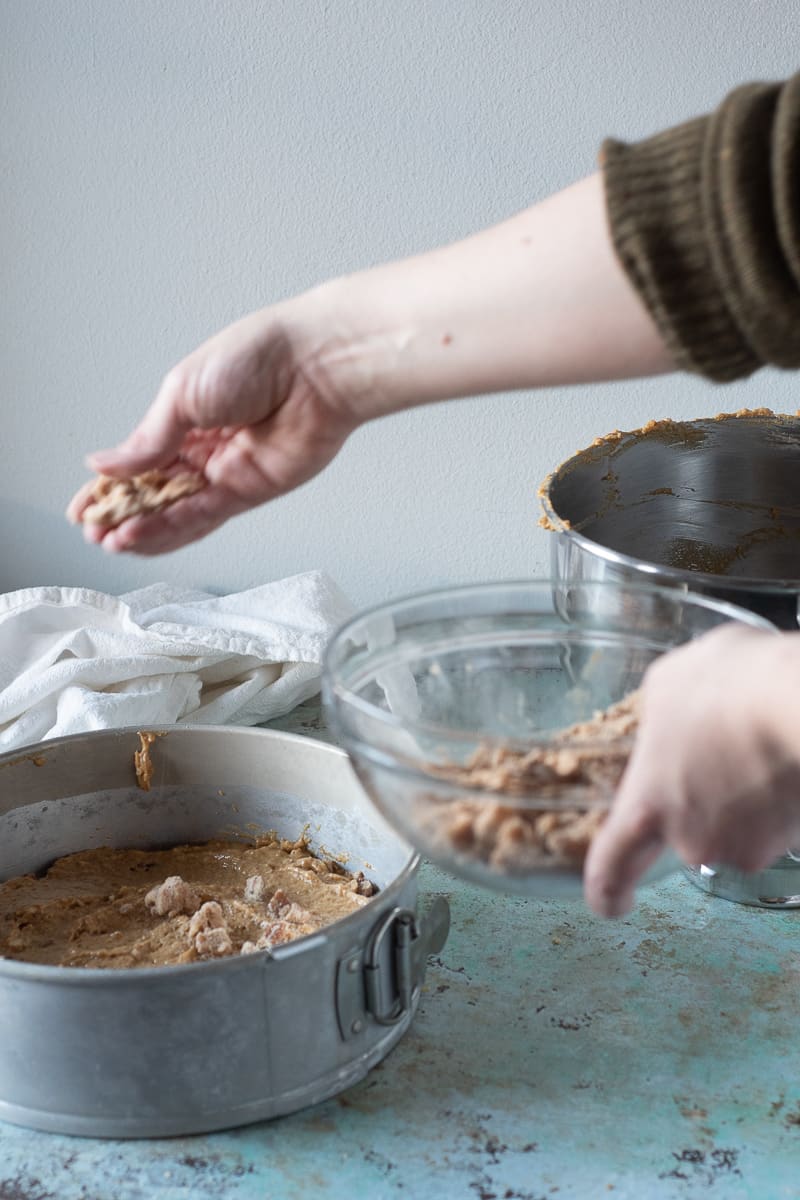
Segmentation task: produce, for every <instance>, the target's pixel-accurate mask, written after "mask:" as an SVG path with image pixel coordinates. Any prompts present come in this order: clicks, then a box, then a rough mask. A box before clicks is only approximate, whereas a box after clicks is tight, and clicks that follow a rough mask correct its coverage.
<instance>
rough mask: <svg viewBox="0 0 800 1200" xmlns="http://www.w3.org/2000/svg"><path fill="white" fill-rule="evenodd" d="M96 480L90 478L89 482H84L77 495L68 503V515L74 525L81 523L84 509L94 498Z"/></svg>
mask: <svg viewBox="0 0 800 1200" xmlns="http://www.w3.org/2000/svg"><path fill="white" fill-rule="evenodd" d="M94 485H95V480H94V479H90V480H89V482H88V483H84V485H83V487H80V488H78V490H77V492H76V493H75V495H74V496H73V497H72V499H71V500H70V502H69V504H68V505H67V511H66V517H67V520H68V521H70V522H71V523H72V524H73V525H79V524H80V521H81V516H82V515H83V510H84V509H85V508H86V505H87V504H88V503H89V502H90V500H91V499H92V493H93V491H94Z"/></svg>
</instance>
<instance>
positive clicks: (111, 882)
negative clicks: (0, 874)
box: [0, 837, 376, 967]
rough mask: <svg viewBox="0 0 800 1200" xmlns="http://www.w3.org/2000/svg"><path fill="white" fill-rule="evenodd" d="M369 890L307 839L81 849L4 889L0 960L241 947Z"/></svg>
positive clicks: (174, 956) (178, 957) (276, 939)
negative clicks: (315, 852) (313, 848)
mask: <svg viewBox="0 0 800 1200" xmlns="http://www.w3.org/2000/svg"><path fill="white" fill-rule="evenodd" d="M375 890H376V889H375V887H374V885H373V884H372V883H370V881H369V880H368V879H365V877H364V875H363V874H362V873H361V872H358V873H357V874H355V875H353V874H350V873H348V872H347V871H345V870H344V869H343V868H342V867H341V866H340V865H339V864H338V863H336V862H334V861H333V860H330V859H320V858H317V857H315V856H314V855H313V854H312V853H311V851H310V849H309V846H308V842H307V841H306V839H305V838H299V839H298V840H297V841H296V842H290V841H281V840H280V839H277V838H274V837H265V838H262V839H260V840H259V841H258V842H256V843H246V842H224V841H218V842H208V843H206V844H204V845H197V846H176V847H173V848H172V849H169V850H153V851H149V850H112V849H109V848H106V847H104V848H101V849H97V850H84V851H82V852H81V853H78V854H70V855H67V856H66V857H64V858H59V859H57V860H56V861H55V862H54V863H53V865H52V866H51V867H50V869H49V870H48V871H47V872H46V874H44V875H43V876H41V877H38V876H34V875H23V876H19V877H18V878H16V879H10V880H8V882H6V883H4V884H0V956H2V957H5V958H13V959H18V960H22V961H24V962H33V963H47V964H50V965H53V966H63V967H153V966H164V965H167V964H170V963H185V962H194V961H197V960H204V959H206V960H207V959H212V958H221V957H225V956H229V955H236V954H248V953H253V952H255V951H257V950H269V949H271V948H272V947H273V946H277V945H280V944H281V943H282V942H288V941H292V940H293V939H295V938H298V937H302V936H303V935H305V934H309V933H315V932H316V931H317V930H318V929H321V928H323V926H325V925H329V924H331V922H333V921H337V920H339V919H340V918H341V917H345V916H347V915H348V914H349V913H351V912H355V911H356V909H358V908H360V907H361V906H362V905H364V904H366V903H367V900H368V898H369V897H370V896H371V895H373V893H374V892H375Z"/></svg>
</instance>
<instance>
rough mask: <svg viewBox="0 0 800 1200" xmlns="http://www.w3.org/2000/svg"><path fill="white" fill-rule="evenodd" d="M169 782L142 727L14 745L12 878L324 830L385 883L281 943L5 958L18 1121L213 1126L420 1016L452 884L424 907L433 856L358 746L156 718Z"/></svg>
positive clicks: (320, 1078) (0, 1083)
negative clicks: (157, 954) (91, 851)
mask: <svg viewBox="0 0 800 1200" xmlns="http://www.w3.org/2000/svg"><path fill="white" fill-rule="evenodd" d="M155 728H156V729H158V730H159V731H163V732H164V733H165V734H166V736H164V737H161V738H159V739H158V740H157V741H156V743H155V746H154V748H153V752H152V754H153V763H154V768H155V770H154V777H153V782H152V788H151V790H150V791H143V790H142V789H141V788H139V787H137V785H136V779H135V774H134V770H133V754H134V750H135V749H136V748H137V747H138V744H139V741H138V737H137V732H136V730H133V729H123V730H106V731H101V732H94V733H87V734H79V735H77V736H74V737H68V738H62V739H58V740H54V741H52V742H45V743H41V744H39V745H37V746H35V747H30V748H28V749H24V750H17V751H15V752H12V753H11V754H6V755H4V756H2V757H0V879H9V878H12V877H13V876H15V875H19V874H23V873H26V872H36V871H39V870H41V869H42V868H44V867H46V866H47V865H48V864H49V863H50V862H52V861H53V860H54V859H55V858H57V857H59V856H60V855H63V854H69V853H73V852H75V851H79V850H84V849H88V848H91V847H95V846H105V845H111V846H117V847H141V848H158V847H164V846H169V845H175V844H178V843H182V842H202V841H206V840H210V839H212V838H214V837H218V836H220V835H223V836H232V837H237V836H241V837H245V838H251V837H252V836H253V833H254V832H256V831H267V830H276V831H277V832H278V833H279V834H281V835H282V836H284V837H296V836H298V835H299V834H300V833H301V832H302V831H303V830H304V829H306V830H307V833H308V835H309V837H310V840H311V844H312V848H316V849H319V850H321V851H324V852H325V853H326V854H329V855H334V854H335V855H342V856H345V857H346V862H345V865H346V866H347V867H349V868H350V869H353V870H355V869H362V870H364V871H365V872H366V873H367V874H368V876H369V878H370V879H372V880H373V881H374V882H375V883H377V884H378V886H379V888H380V890H379V892H378V894H377V895H376V896H375V897H374V898H373V899H371V900H370V901H369V903H368V904H366V905H365V906H364V907H363V908H361V909H359V910H358V911H357V912H355V913H353V914H351V915H349V916H347V917H345V918H343V919H342V920H340V921H337V922H335V923H334V924H333V925H331V926H329V927H328V928H327V929H325V930H323V931H321V932H320V933H318V934H314V935H311V936H308V937H304V938H300V939H298V940H297V941H295V942H290V943H288V944H285V945H283V946H280V947H276V948H275V949H274V950H273V951H271V952H270V951H262V952H259V953H256V954H251V955H245V956H242V957H236V958H228V959H221V960H217V961H212V962H201V963H187V964H185V965H180V966H171V967H157V968H140V969H132V970H131V969H127V970H95V969H84V968H78V967H71V968H63V967H51V966H40V965H35V964H31V963H22V962H16V961H12V960H10V959H0V1119H5V1120H8V1121H12V1122H15V1123H17V1124H21V1125H27V1126H31V1127H34V1128H37V1129H43V1130H48V1131H51V1132H58V1133H67V1134H78V1135H86V1136H92V1137H115V1138H118V1137H159V1136H170V1135H180V1134H191V1133H202V1132H208V1131H211V1130H215V1129H221V1128H225V1127H230V1126H234V1125H240V1124H246V1123H249V1122H253V1121H259V1120H263V1119H267V1118H272V1117H277V1116H281V1115H284V1114H286V1113H289V1112H293V1111H295V1110H297V1109H299V1108H303V1107H306V1106H307V1105H310V1104H316V1103H318V1102H319V1101H321V1100H324V1099H327V1098H328V1097H330V1096H332V1095H335V1094H336V1093H337V1092H339V1091H342V1090H343V1089H344V1088H347V1087H350V1086H351V1085H352V1084H354V1083H356V1082H357V1081H358V1080H359V1079H361V1078H363V1076H364V1075H365V1074H366V1073H367V1071H368V1070H369V1069H370V1068H371V1067H372V1066H374V1065H375V1064H376V1063H378V1062H379V1061H380V1060H381V1059H382V1058H383V1057H384V1056H385V1055H386V1054H387V1053H388V1052H389V1050H390V1049H391V1048H392V1047H393V1046H394V1045H395V1043H396V1042H397V1041H398V1040H399V1039H400V1038H401V1037H402V1035H403V1034H404V1033H405V1031H406V1030H407V1028H408V1026H409V1024H410V1022H411V1020H412V1017H413V1015H414V1012H415V1010H416V1007H417V1003H418V999H419V992H420V988H421V985H422V980H423V976H424V970H425V962H426V959H427V956H428V954H429V953H432V952H435V951H436V950H438V949H440V948H441V946H442V945H443V943H444V940H445V937H446V935H447V925H448V912H447V906H446V903H445V902H444V901H443V900H440V901H437V902H436V904H435V905H433V907H432V908H431V909H430V911H429V912H427V913H426V914H425V915H422V916H421V915H420V914H419V913H418V912H417V872H418V868H419V858H418V857H417V855H415V854H414V853H413V852H412V851H411V850H410V849H409V847H408V846H407V845H405V844H404V843H403V842H402V841H400V840H399V839H398V837H397V836H396V835H395V834H394V833H393V832H392V831H391V830H390V829H389V827H388V826H386V825H385V824H384V823H383V821H382V820H381V818H380V816H379V815H378V814H377V813H376V812H375V810H374V809H373V807H372V806H371V805H370V804H369V802H368V801H367V799H366V797H365V795H364V793H363V791H362V789H361V786H360V785H359V783H358V781H357V780H356V778H355V775H354V774H353V771H352V769H351V767H350V764H349V762H348V760H347V757H346V755H345V754H344V753H343V752H342V751H341V750H338V749H336V748H335V747H332V746H328V745H324V744H323V743H321V742H315V741H313V740H311V739H309V738H304V737H298V736H296V735H293V734H288V733H282V732H278V731H273V730H261V729H234V728H217V727H209V726H196V727H192V726H188V725H181V726H168V727H165V726H161V727H155Z"/></svg>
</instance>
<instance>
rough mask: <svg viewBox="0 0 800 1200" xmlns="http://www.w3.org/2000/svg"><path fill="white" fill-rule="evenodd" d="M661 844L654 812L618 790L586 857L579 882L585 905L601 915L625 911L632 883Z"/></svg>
mask: <svg viewBox="0 0 800 1200" xmlns="http://www.w3.org/2000/svg"><path fill="white" fill-rule="evenodd" d="M664 847H665V843H664V837H663V833H662V830H661V823H660V819H659V817H658V815H657V814H656V812H655V811H649V812H645V813H642V811H641V810H640V806H639V804H638V803H637V800H636V797H635V794H634V797H633V798H632V800H631V801H628V800H626V798H625V796H624V795H623V794H622V793H621V794H620V797H619V798H618V800H617V802H616V804H615V805H614V807H613V808H612V810H611V813H610V814H609V817H608V820H607V821H606V823H605V825H604V826H603V827H602V829H601V830H600V832H599V833H598V834H597V836H596V837H595V838H594V840H593V842H592V845H591V847H590V849H589V854H588V856H587V859H586V866H585V868H584V875H583V885H584V894H585V896H586V902H587V904H588V905H589V907H590V908H591V909H593V911H594V912H596V913H598V914H599V915H600V916H603V917H619V916H622V915H623V914H624V913H626V912H628V911H629V910H630V909H631V907H632V906H633V889H634V886H635V885H636V883H637V882H638V880H639V879H640V878H641V877H642V875H644V873H645V871H646V870H647V869H648V867H649V866H651V865H652V863H654V862H655V860H656V859H657V858H658V856H659V854H661V852H662V851H663V850H664Z"/></svg>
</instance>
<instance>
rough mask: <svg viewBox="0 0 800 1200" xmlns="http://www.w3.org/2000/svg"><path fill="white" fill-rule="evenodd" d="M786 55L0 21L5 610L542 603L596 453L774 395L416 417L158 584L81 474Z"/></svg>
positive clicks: (776, 36)
mask: <svg viewBox="0 0 800 1200" xmlns="http://www.w3.org/2000/svg"><path fill="white" fill-rule="evenodd" d="M796 48H797V0H769V2H766V0H762V2H760V3H759V2H754V0H705V3H703V4H698V3H697V2H696V0H686V2H677V0H666V2H663V3H656V2H654V0H627V2H626V0H591V2H586V3H579V2H577V0H542V2H539V3H535V2H528V3H525V2H522V0H427V2H424V0H403V2H401V3H398V0H283V2H278V0H0V139H1V140H0V281H1V283H2V291H1V293H0V366H1V367H2V389H3V391H2V395H3V414H2V416H3V419H2V424H0V499H1V500H2V504H3V518H2V540H3V544H2V554H1V555H0V587H2V588H3V589H9V588H17V587H24V586H27V585H30V584H39V583H61V584H77V583H83V584H86V585H89V586H93V587H98V588H101V589H104V590H107V591H121V590H123V589H125V588H128V587H132V586H136V585H138V584H140V583H147V582H151V581H154V580H157V579H167V580H175V581H181V582H185V583H188V584H192V585H197V586H201V587H205V586H209V587H212V588H214V589H217V590H233V589H239V588H242V587H246V586H249V585H252V584H255V583H258V582H261V581H264V580H267V579H275V578H278V577H280V576H283V575H288V574H292V573H294V572H297V571H302V570H305V569H308V568H312V567H321V568H324V569H326V570H327V571H329V572H330V573H331V574H332V575H333V576H334V578H335V579H336V580H337V581H338V582H339V583H340V585H341V586H342V587H343V588H344V589H345V590H346V591H347V592H349V593H350V594H351V595H352V597H353V598H354V599H355V600H356V601H357V602H359V603H365V602H371V601H373V600H377V599H380V598H383V597H385V596H387V595H389V594H391V593H396V592H402V591H406V590H412V589H416V588H418V587H422V586H427V585H431V584H438V583H441V582H443V581H455V580H472V579H479V578H489V577H510V576H520V575H526V574H529V573H532V572H535V571H540V570H542V569H543V568H544V567H545V566H546V563H547V543H546V535H545V534H543V533H542V532H541V531H540V530H538V529H537V527H536V518H537V515H538V514H537V508H536V500H535V493H536V486H537V484H538V482H539V480H540V479H541V478H542V477H543V476H544V475H545V474H546V473H547V471H548V470H550V469H551V468H552V467H553V466H554V465H555V464H556V463H557V462H558V461H559V460H560V459H561V458H563V457H564V456H565V455H566V454H568V453H570V452H572V451H574V450H575V449H577V448H578V447H580V446H581V445H584V444H585V443H586V442H588V441H590V440H591V439H592V438H593V437H594V436H595V435H597V434H598V433H603V432H605V431H607V430H608V429H610V428H613V427H614V426H622V427H635V426H637V425H639V424H641V423H642V422H643V421H645V420H647V419H648V418H650V417H663V416H673V417H690V416H698V415H702V414H706V413H711V412H716V411H718V410H719V409H721V408H733V407H740V406H743V405H747V406H759V405H762V404H767V405H771V406H773V407H775V408H778V409H786V410H794V409H795V408H796V407H797V405H798V399H797V389H796V382H795V379H794V378H793V377H791V376H781V375H779V374H778V373H775V372H763V373H762V374H760V375H759V376H756V377H755V379H753V380H752V381H750V382H748V383H746V384H741V385H738V386H737V387H735V388H733V389H728V390H727V391H722V390H719V389H714V388H712V387H710V386H709V385H705V384H703V383H701V382H698V381H695V380H691V379H688V378H678V377H673V378H668V379H663V380H659V381H655V382H647V383H641V384H639V383H636V384H625V385H605V386H603V387H598V388H594V389H591V388H576V389H570V390H563V391H549V392H542V393H540V394H518V395H515V396H513V397H494V398H491V399H481V400H471V401H464V402H461V403H458V404H450V405H447V406H439V407H438V408H436V409H425V410H419V411H417V412H414V413H412V414H410V415H406V416H402V417H396V418H391V419H388V420H385V421H383V422H381V423H379V424H375V425H373V426H370V427H368V428H366V429H364V430H362V431H360V432H359V433H358V434H357V435H356V436H355V437H354V438H353V439H352V441H351V442H350V443H349V444H348V445H347V446H346V447H345V449H344V451H343V452H342V454H341V455H340V456H339V458H338V459H337V460H336V461H335V463H334V464H333V465H332V466H331V467H330V468H329V469H328V470H327V471H326V472H325V474H324V475H323V476H322V477H320V478H319V479H317V480H315V481H314V482H312V483H310V484H308V485H307V486H306V487H304V488H302V489H301V490H300V491H298V492H295V493H294V494H293V495H291V496H289V497H287V498H286V499H283V500H281V501H278V502H276V503H274V504H272V505H271V506H269V507H267V508H263V509H261V510H260V511H258V512H256V513H254V514H251V515H248V516H245V517H241V518H239V519H238V520H237V521H235V522H233V523H232V524H229V525H228V526H227V527H225V528H224V529H223V530H221V531H219V532H218V533H216V534H215V535H214V536H212V537H211V538H208V539H206V540H205V541H204V542H200V543H198V544H197V545H196V546H194V547H191V548H189V549H187V550H184V551H182V552H180V553H177V554H174V555H171V556H169V557H166V558H160V559H142V560H136V559H109V558H107V557H106V556H105V555H103V553H102V552H100V551H98V550H96V549H94V548H89V547H85V546H84V544H83V542H82V540H81V538H80V536H79V534H78V533H76V532H75V531H74V530H72V529H71V528H69V527H68V526H67V525H66V524H65V523H64V521H63V519H62V516H61V513H62V509H63V506H64V504H65V503H66V501H67V499H68V497H69V496H70V495H71V493H72V491H73V490H74V488H75V487H76V486H77V485H78V484H79V483H80V482H81V481H82V480H83V478H84V475H85V472H84V469H83V466H82V458H83V455H84V453H85V452H86V451H87V450H90V449H94V448H99V447H101V446H106V445H111V444H113V443H114V442H115V441H117V440H118V439H119V438H120V437H121V436H122V435H123V434H125V433H126V432H127V430H128V428H129V427H130V426H131V425H132V423H133V422H134V421H135V419H136V418H137V416H138V415H139V414H140V412H141V411H142V410H143V407H144V405H145V403H146V401H147V400H148V398H149V397H150V396H151V395H152V393H153V391H154V389H155V388H156V386H157V384H158V382H159V379H160V378H161V376H162V375H163V373H164V372H165V370H166V369H167V368H168V367H169V366H170V365H171V364H172V363H173V362H174V361H176V360H177V359H178V358H179V357H181V356H182V355H183V354H184V353H186V352H187V351H189V350H190V349H192V348H193V347H194V345H195V344H197V343H198V342H199V341H200V340H201V339H203V338H205V337H206V336H207V335H208V334H209V333H211V332H212V331H214V330H215V329H217V328H218V327H220V326H222V325H224V324H226V323H227V322H228V321H230V320H232V319H233V318H235V317H237V316H239V315H241V314H243V313H245V312H246V311H248V310H250V309H251V308H254V307H257V306H260V305H262V304H264V303H267V302H269V301H271V300H274V299H277V298H279V297H282V296H285V295H287V294H290V293H292V292H295V291H298V290H300V289H303V288H305V287H307V286H308V285H310V284H312V283H314V282H315V281H317V280H320V279H322V278H325V277H326V276H329V275H332V274H336V273H340V272H342V271H346V270H349V269H352V268H356V267H358V266H361V265H365V264H369V263H374V262H377V261H379V260H381V259H385V258H387V257H393V256H396V255H402V254H406V253H409V252H411V251H416V250H420V249H423V248H425V247H429V246H433V245H435V244H436V243H439V242H442V241H446V240H452V239H454V238H456V237H459V236H460V235H462V234H465V233H467V232H469V231H470V230H472V229H474V228H477V227H479V226H482V225H485V224H488V223H491V222H493V221H495V220H497V219H500V218H502V217H504V216H506V215H508V214H510V213H512V212H514V211H515V210H518V209H520V208H522V207H525V206H526V205H528V204H529V203H531V202H533V201H535V200H536V199H537V198H540V197H543V196H545V195H546V194H547V193H548V192H551V191H553V190H554V189H556V188H559V187H561V186H562V185H564V184H567V183H568V182H570V181H572V180H573V179H575V178H577V177H579V176H581V175H584V174H586V173H588V172H589V171H591V170H592V169H593V166H594V163H595V160H596V154H597V149H598V145H599V143H600V141H601V139H602V137H603V136H604V135H606V134H609V133H611V134H614V135H617V136H620V137H636V136H639V135H643V134H646V133H648V132H651V131H653V130H655V129H657V128H660V127H662V126H664V125H666V124H669V123H672V122H675V121H678V120H680V119H682V118H684V117H687V116H690V115H693V114H695V113H697V112H701V111H704V110H706V109H707V108H708V107H710V106H712V105H713V104H715V103H716V102H717V101H718V100H719V99H720V98H721V97H722V95H723V94H724V93H725V91H726V90H727V89H729V88H730V87H732V86H734V85H735V84H737V83H740V82H743V81H745V80H748V79H753V78H779V77H782V76H784V75H786V74H788V73H790V72H791V71H793V70H796V69H797V68H798V66H800V63H798V62H797V59H796Z"/></svg>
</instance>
